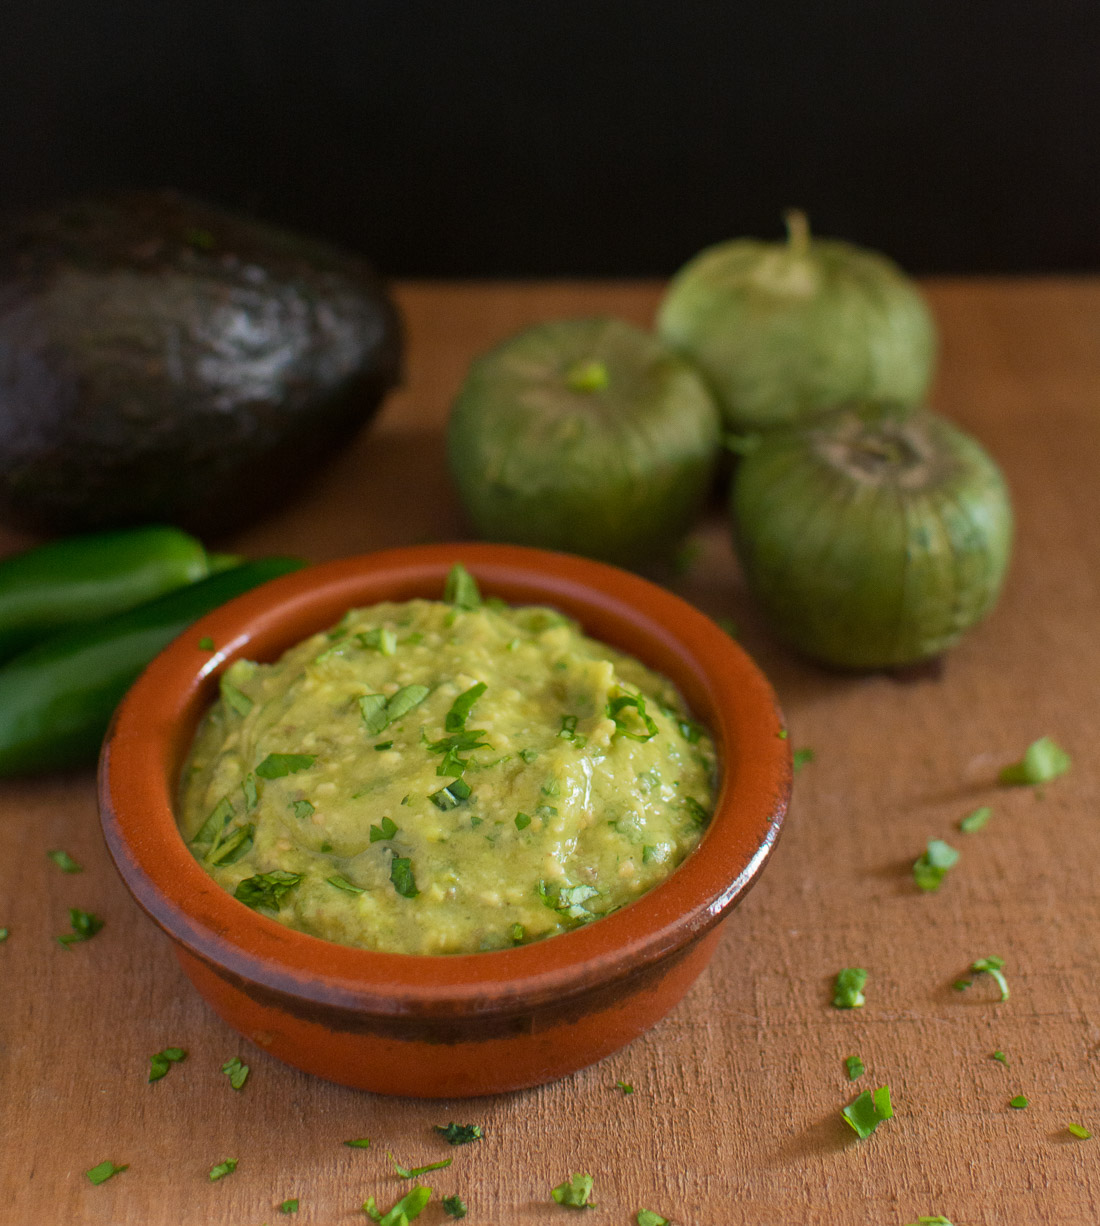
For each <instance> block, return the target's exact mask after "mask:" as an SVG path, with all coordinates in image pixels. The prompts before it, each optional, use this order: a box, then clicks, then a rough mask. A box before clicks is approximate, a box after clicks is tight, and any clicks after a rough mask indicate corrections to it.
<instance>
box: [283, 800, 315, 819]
mask: <svg viewBox="0 0 1100 1226" xmlns="http://www.w3.org/2000/svg"><path fill="white" fill-rule="evenodd" d="M290 807H291V808H292V809H293V810H294V816H295V817H296V818H298V820H299V821H304V820H305V819H306V818H307V817H312V816H313V814H314V813H316V812H317V810H316V809H315V808H314V806H313V803H312V802H311V801H308V800H292V801H291V802H290Z"/></svg>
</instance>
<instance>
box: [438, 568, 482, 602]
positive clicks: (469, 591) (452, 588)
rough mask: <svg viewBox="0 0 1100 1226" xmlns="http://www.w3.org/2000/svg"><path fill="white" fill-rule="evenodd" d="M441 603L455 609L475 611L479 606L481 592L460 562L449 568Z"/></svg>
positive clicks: (475, 581)
mask: <svg viewBox="0 0 1100 1226" xmlns="http://www.w3.org/2000/svg"><path fill="white" fill-rule="evenodd" d="M443 601H444V603H445V604H453V605H454V606H455V608H457V609H476V608H478V607H479V606H480V604H481V592H480V591H479V589H478V586H477V580H476V579H475V578H474V577H473V575H471V574H470V572H469V571H468V570H467V569H466V567H465V566H463V565H462V563H461V562H456V563H455V564H454V566H452V567H451V571H450V574H449V575H448V576H447V582H446V584H445V585H444V588H443Z"/></svg>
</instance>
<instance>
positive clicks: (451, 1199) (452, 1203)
mask: <svg viewBox="0 0 1100 1226" xmlns="http://www.w3.org/2000/svg"><path fill="white" fill-rule="evenodd" d="M443 1212H444V1213H445V1214H446V1215H447V1216H448V1217H454V1218H459V1217H465V1216H466V1214H467V1212H468V1211H467V1209H466V1202H465V1201H464V1200H463V1199H462V1197H461V1196H444V1198H443Z"/></svg>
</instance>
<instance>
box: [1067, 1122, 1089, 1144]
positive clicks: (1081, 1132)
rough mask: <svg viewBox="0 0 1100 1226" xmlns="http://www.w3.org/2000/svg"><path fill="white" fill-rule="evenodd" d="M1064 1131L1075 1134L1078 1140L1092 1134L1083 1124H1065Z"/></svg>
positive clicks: (1084, 1139) (1082, 1139) (1086, 1138)
mask: <svg viewBox="0 0 1100 1226" xmlns="http://www.w3.org/2000/svg"><path fill="white" fill-rule="evenodd" d="M1066 1131H1067V1132H1068V1133H1070V1134H1071V1135H1072V1136H1075V1137H1076V1138H1077V1139H1078V1141H1087V1140H1088V1139H1089V1138H1090V1137H1091V1136H1092V1133H1091V1132H1089V1130H1088V1129H1087V1128H1086V1127H1085V1126H1084V1124H1067V1125H1066Z"/></svg>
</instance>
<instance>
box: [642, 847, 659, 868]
mask: <svg viewBox="0 0 1100 1226" xmlns="http://www.w3.org/2000/svg"><path fill="white" fill-rule="evenodd" d="M656 859H657V848H656V847H655V846H654V845H653V844H652V843H646V844H645V845H644V846H643V847H642V863H643V864H651V863H652V862H653V861H654V860H656Z"/></svg>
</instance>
